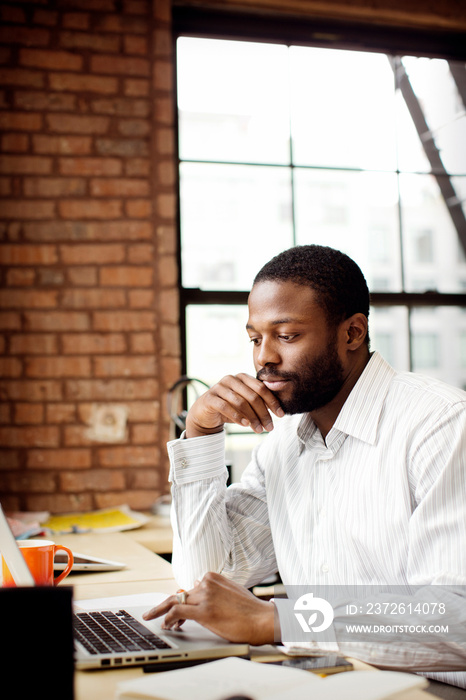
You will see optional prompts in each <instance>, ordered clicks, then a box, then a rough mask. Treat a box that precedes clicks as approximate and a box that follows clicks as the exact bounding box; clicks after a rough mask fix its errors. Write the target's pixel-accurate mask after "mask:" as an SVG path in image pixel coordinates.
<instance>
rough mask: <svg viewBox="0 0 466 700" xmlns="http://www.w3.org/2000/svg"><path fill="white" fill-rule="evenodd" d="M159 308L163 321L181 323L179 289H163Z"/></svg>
mask: <svg viewBox="0 0 466 700" xmlns="http://www.w3.org/2000/svg"><path fill="white" fill-rule="evenodd" d="M159 302H160V303H159V310H160V318H161V320H162V321H168V323H174V324H177V323H179V320H180V307H179V294H178V289H162V290H161V291H160V294H159Z"/></svg>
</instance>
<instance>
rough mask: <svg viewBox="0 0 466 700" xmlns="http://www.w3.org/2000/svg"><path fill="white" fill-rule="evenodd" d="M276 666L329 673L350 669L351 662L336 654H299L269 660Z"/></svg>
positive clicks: (351, 666) (351, 668)
mask: <svg viewBox="0 0 466 700" xmlns="http://www.w3.org/2000/svg"><path fill="white" fill-rule="evenodd" d="M266 663H271V664H274V665H276V666H288V668H301V669H303V671H312V673H322V674H323V675H326V676H327V675H329V674H330V673H341V672H342V671H352V670H353V664H352V663H351V662H350V661H348V660H347V659H345V658H344V657H343V656H337V654H329V655H328V656H327V655H326V656H301V657H293V658H290V659H283V661H269V662H266Z"/></svg>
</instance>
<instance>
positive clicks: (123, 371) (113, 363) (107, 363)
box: [94, 355, 156, 377]
mask: <svg viewBox="0 0 466 700" xmlns="http://www.w3.org/2000/svg"><path fill="white" fill-rule="evenodd" d="M155 372H156V369H155V358H154V356H153V355H139V356H138V357H118V356H115V355H111V356H108V357H107V356H106V357H95V358H94V374H95V376H96V377H147V376H153V375H154V374H155Z"/></svg>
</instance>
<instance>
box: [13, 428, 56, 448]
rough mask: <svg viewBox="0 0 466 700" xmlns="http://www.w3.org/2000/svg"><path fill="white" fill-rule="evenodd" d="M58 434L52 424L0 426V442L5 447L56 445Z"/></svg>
mask: <svg viewBox="0 0 466 700" xmlns="http://www.w3.org/2000/svg"><path fill="white" fill-rule="evenodd" d="M59 439H60V434H59V431H58V428H57V427H56V426H54V425H45V426H44V425H42V426H34V427H8V428H4V427H0V443H1V444H2V445H4V446H5V447H56V446H57V445H58V444H59Z"/></svg>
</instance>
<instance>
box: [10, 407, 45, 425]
mask: <svg viewBox="0 0 466 700" xmlns="http://www.w3.org/2000/svg"><path fill="white" fill-rule="evenodd" d="M14 422H15V423H43V422H44V406H43V405H42V404H41V403H17V404H15V421H14Z"/></svg>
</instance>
